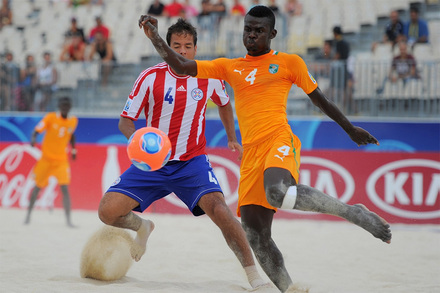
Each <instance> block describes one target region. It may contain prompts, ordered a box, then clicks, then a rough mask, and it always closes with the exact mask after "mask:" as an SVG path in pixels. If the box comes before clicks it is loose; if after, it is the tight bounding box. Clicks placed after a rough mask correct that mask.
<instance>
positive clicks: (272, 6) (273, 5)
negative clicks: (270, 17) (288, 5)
mask: <svg viewBox="0 0 440 293" xmlns="http://www.w3.org/2000/svg"><path fill="white" fill-rule="evenodd" d="M267 7H269V8H270V10H272V11H273V13H275V16H277V15H279V14H280V8H279V7H278V4H277V1H276V0H269V5H267Z"/></svg>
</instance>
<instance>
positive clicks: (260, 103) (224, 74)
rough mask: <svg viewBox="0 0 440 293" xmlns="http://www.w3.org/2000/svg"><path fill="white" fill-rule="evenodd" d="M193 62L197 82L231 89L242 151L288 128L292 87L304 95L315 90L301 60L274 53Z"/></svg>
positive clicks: (312, 81) (288, 55) (315, 85)
mask: <svg viewBox="0 0 440 293" xmlns="http://www.w3.org/2000/svg"><path fill="white" fill-rule="evenodd" d="M196 62H197V77H198V78H215V79H222V80H225V81H226V82H228V83H229V84H230V85H231V87H232V88H233V89H234V95H235V110H236V114H237V119H238V124H239V126H240V132H241V135H242V144H243V146H244V147H246V146H251V145H254V144H258V143H260V142H262V141H264V140H265V138H267V137H270V136H272V135H273V133H276V132H277V131H279V130H280V129H285V128H286V127H289V125H288V122H287V114H286V103H287V97H288V94H289V91H290V88H291V87H292V84H296V85H297V86H298V87H300V88H302V89H303V91H304V92H305V93H306V94H310V93H311V92H313V91H314V90H315V89H316V88H317V87H318V84H317V83H316V81H315V79H314V78H313V77H312V75H311V74H310V73H309V72H308V70H307V66H306V64H305V62H304V60H303V59H302V58H301V57H299V56H298V55H290V54H286V53H281V52H277V51H274V50H271V51H270V52H269V53H267V54H264V55H262V56H257V57H253V56H249V55H246V56H245V57H244V58H237V59H227V58H219V59H215V60H212V61H205V60H204V61H200V60H197V61H196ZM289 128H290V127H289Z"/></svg>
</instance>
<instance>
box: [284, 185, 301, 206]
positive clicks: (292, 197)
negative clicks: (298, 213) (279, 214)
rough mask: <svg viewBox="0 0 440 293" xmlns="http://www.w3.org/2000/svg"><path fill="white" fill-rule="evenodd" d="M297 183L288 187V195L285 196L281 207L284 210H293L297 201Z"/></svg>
mask: <svg viewBox="0 0 440 293" xmlns="http://www.w3.org/2000/svg"><path fill="white" fill-rule="evenodd" d="M296 194H297V190H296V185H293V186H290V187H289V189H287V192H286V195H285V196H284V199H283V203H282V204H281V207H280V209H284V210H293V207H294V206H295V203H296Z"/></svg>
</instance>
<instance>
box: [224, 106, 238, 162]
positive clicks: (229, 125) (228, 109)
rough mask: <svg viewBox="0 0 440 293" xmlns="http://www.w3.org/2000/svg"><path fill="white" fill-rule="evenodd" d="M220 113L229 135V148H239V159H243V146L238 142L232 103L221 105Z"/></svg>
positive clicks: (234, 149)
mask: <svg viewBox="0 0 440 293" xmlns="http://www.w3.org/2000/svg"><path fill="white" fill-rule="evenodd" d="M218 114H219V116H220V119H221V120H222V123H223V127H224V128H225V131H226V135H227V136H228V148H229V149H230V150H231V151H233V152H235V151H236V150H237V151H238V160H241V158H242V156H243V147H242V146H241V145H240V144H239V143H238V141H237V136H236V135H235V121H234V115H233V112H232V106H231V103H228V104H227V105H225V106H223V107H221V106H219V107H218Z"/></svg>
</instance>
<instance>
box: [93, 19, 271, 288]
mask: <svg viewBox="0 0 440 293" xmlns="http://www.w3.org/2000/svg"><path fill="white" fill-rule="evenodd" d="M167 42H168V44H169V45H170V46H171V47H172V48H173V50H174V51H175V52H177V53H178V54H180V55H181V56H185V57H186V58H189V59H193V58H194V57H195V54H196V50H197V32H196V30H195V28H194V27H193V26H192V25H191V24H190V23H188V22H186V21H184V20H182V19H179V20H178V22H177V23H176V24H174V25H172V26H171V27H170V28H169V29H168V34H167ZM208 98H210V99H211V100H212V101H213V102H214V103H215V104H217V106H218V108H219V114H220V118H221V120H222V122H223V125H224V127H225V130H226V133H227V136H228V147H229V148H230V149H231V150H233V151H237V152H238V153H239V157H240V158H241V154H242V147H241V145H240V144H239V143H238V142H237V137H236V135H235V124H234V117H233V112H232V106H231V104H230V103H229V96H228V95H227V94H226V92H225V88H224V84H223V82H222V81H220V80H215V79H199V78H194V77H191V76H188V75H178V74H176V73H175V72H174V71H173V70H172V69H171V68H170V67H169V66H168V65H167V64H166V63H161V64H158V65H156V66H153V67H150V68H148V69H146V70H145V71H143V72H142V73H141V74H140V75H139V77H138V79H137V80H136V82H135V83H134V86H133V90H132V92H131V93H130V95H129V97H128V99H127V103H126V104H125V107H124V109H123V111H122V114H121V118H120V122H119V129H120V130H121V132H122V133H123V134H124V135H125V136H126V137H127V138H129V137H130V136H131V135H132V133H133V132H134V131H135V125H134V122H133V121H134V120H137V119H138V117H139V116H140V115H141V113H142V112H144V114H145V117H146V120H147V126H152V127H156V128H159V129H161V130H162V131H164V132H165V133H167V134H168V136H169V138H170V141H171V145H172V153H171V157H170V161H169V162H168V163H167V164H166V165H165V166H164V167H162V168H161V169H159V170H157V171H154V172H148V173H145V172H144V171H141V170H139V169H138V168H136V167H135V166H133V165H132V166H130V168H129V169H128V170H126V171H125V172H124V173H123V174H122V175H121V176H120V177H119V179H118V180H117V181H116V182H115V183H114V184H113V185H112V186H111V187H110V188H109V189H108V190H107V192H106V193H105V195H104V197H103V198H102V200H101V203H100V206H99V217H100V219H101V220H102V221H103V222H104V223H106V224H108V225H112V226H115V227H120V228H126V229H131V230H133V231H137V236H136V239H135V243H136V245H134V246H133V247H132V249H131V254H132V257H133V258H134V259H135V260H136V261H139V260H140V258H141V257H142V255H143V254H144V253H145V249H146V242H147V240H148V237H149V235H150V233H151V232H152V230H153V229H154V224H153V223H152V222H151V221H149V220H143V219H141V218H140V217H139V216H137V215H135V214H134V213H133V212H132V210H134V211H139V212H142V211H144V210H145V209H146V208H148V206H149V205H151V204H152V203H153V202H154V201H156V200H158V199H160V198H163V197H165V196H167V195H168V194H170V193H172V192H174V193H175V194H176V196H177V197H179V198H180V199H181V200H182V201H183V202H184V203H185V204H186V205H187V206H188V208H189V210H190V211H191V212H192V213H193V214H194V215H195V216H199V215H202V214H205V213H206V214H207V215H208V216H209V217H210V218H211V219H212V221H213V222H214V223H215V224H216V225H217V226H218V227H219V228H220V230H221V231H222V233H223V236H224V237H225V239H226V242H227V243H228V245H229V247H230V248H231V249H232V251H233V252H234V253H235V254H236V256H237V258H238V260H239V261H240V263H241V265H242V266H243V268H244V270H245V272H246V275H247V277H248V280H249V283H250V285H251V286H252V288H256V287H259V286H264V285H265V282H264V281H263V280H262V279H261V277H260V275H259V273H258V271H257V269H256V267H255V262H254V259H253V255H252V250H251V248H250V246H249V243H248V241H247V239H246V234H245V232H244V230H243V229H242V227H241V226H240V222H239V221H238V220H237V219H236V218H235V217H234V215H233V214H232V212H231V210H230V209H229V207H228V206H227V205H226V202H225V200H224V197H223V194H222V190H221V188H220V185H219V183H218V181H217V178H216V177H215V175H214V173H213V170H212V167H211V164H210V162H209V159H208V157H207V155H206V152H205V145H206V139H205V111H206V104H207V100H208ZM195 253H196V252H195Z"/></svg>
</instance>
